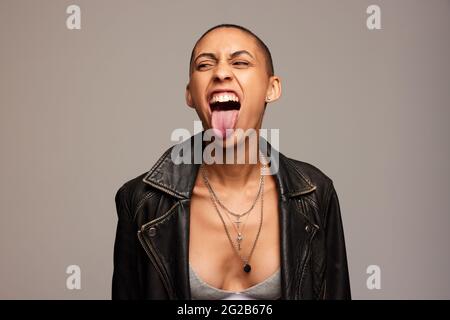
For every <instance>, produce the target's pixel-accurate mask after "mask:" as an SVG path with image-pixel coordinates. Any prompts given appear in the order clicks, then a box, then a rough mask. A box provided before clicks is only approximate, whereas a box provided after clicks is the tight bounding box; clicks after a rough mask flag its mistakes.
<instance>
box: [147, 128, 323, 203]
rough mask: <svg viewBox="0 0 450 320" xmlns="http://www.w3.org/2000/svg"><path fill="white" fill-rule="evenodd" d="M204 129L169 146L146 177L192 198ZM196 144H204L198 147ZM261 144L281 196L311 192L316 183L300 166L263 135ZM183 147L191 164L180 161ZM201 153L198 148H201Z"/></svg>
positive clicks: (167, 190)
mask: <svg viewBox="0 0 450 320" xmlns="http://www.w3.org/2000/svg"><path fill="white" fill-rule="evenodd" d="M202 137H203V132H200V133H198V134H196V135H194V136H192V137H190V138H189V139H187V140H185V141H184V142H182V143H181V144H179V145H176V146H174V147H171V148H170V149H168V150H167V151H166V152H165V153H164V154H163V155H162V156H161V158H160V159H159V160H158V161H157V162H156V163H155V165H154V166H153V167H152V168H151V169H150V171H149V172H148V174H147V175H146V176H145V177H144V178H143V181H144V182H145V183H147V184H149V185H151V186H152V187H154V188H157V189H159V190H161V191H163V192H165V193H167V194H169V195H172V196H174V197H176V198H178V199H180V200H181V199H189V198H190V197H191V195H192V190H193V188H194V184H195V179H196V177H197V174H198V170H199V168H200V165H199V164H195V163H194V159H201V154H202V152H203V150H204V146H203V144H202ZM195 146H202V147H201V149H200V148H195ZM260 148H261V150H262V151H263V152H264V153H265V154H266V155H268V157H269V158H270V166H271V167H273V168H274V169H275V171H276V174H275V175H276V181H277V184H278V188H279V191H280V195H281V197H282V199H286V198H290V197H295V196H299V195H302V194H306V193H309V192H312V191H314V190H315V189H316V186H315V185H314V184H313V183H312V182H311V181H310V180H309V179H308V178H307V177H306V176H305V175H304V174H303V173H302V172H300V171H299V170H298V168H297V167H296V166H294V164H293V163H292V160H290V159H289V158H287V157H286V156H284V155H283V154H282V153H281V152H279V151H278V150H276V149H275V148H273V147H272V146H271V145H270V144H269V142H267V141H266V140H265V139H264V138H262V137H261V138H260ZM180 150H184V151H187V150H190V151H193V152H190V151H189V152H190V158H191V161H190V164H187V163H179V164H176V163H177V162H179V161H180V159H181V156H180V152H179V151H180ZM199 150H201V153H200V155H199V154H198V153H197V154H195V152H199Z"/></svg>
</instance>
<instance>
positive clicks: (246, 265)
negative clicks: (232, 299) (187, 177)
mask: <svg viewBox="0 0 450 320" xmlns="http://www.w3.org/2000/svg"><path fill="white" fill-rule="evenodd" d="M265 169H266V165H265V163H263V168H262V172H261V178H260V185H259V190H258V193H257V196H256V198H255V201H254V203H253V204H252V206H251V208H250V209H249V210H247V211H245V212H244V213H242V214H235V213H234V212H231V210H228V209H227V208H226V207H225V206H224V205H223V204H222V203H221V202H220V201H219V198H218V197H217V195H216V194H215V192H214V190H213V188H212V186H211V184H210V183H209V181H208V177H207V175H206V172H205V169H204V168H203V166H202V168H201V173H202V177H203V181H204V183H205V185H206V187H207V189H208V191H209V194H210V198H211V201H212V203H213V206H214V208H215V210H216V212H217V214H218V215H219V218H220V220H221V221H222V224H223V227H224V229H225V233H226V234H227V237H228V240H229V241H230V244H231V246H232V248H233V250H234V251H235V252H236V254H237V255H238V256H239V258H240V259H241V260H242V262H243V264H244V266H243V270H244V272H246V273H249V272H250V271H251V269H252V268H251V266H250V264H249V261H250V258H251V256H252V254H253V251H254V250H255V247H256V243H257V241H258V239H259V235H260V233H261V228H262V223H263V213H264V174H263V172H265ZM258 198H261V214H260V220H259V227H258V232H257V234H256V238H255V241H254V242H253V246H252V248H251V250H250V253H249V255H248V256H247V258H244V257H243V256H242V255H241V253H240V251H241V242H242V240H243V235H242V232H241V231H240V230H239V226H240V223H241V222H240V221H239V219H240V218H241V217H242V216H244V215H246V214H248V213H249V212H250V211H251V210H252V209H253V208H254V207H255V205H256V202H257V201H258ZM217 204H219V206H220V207H222V208H223V209H224V210H226V211H227V212H229V213H230V214H232V215H233V216H235V217H236V218H237V221H235V222H234V223H237V230H236V231H237V234H238V235H237V238H236V244H235V243H234V242H233V240H232V239H231V235H230V232H229V231H228V228H227V225H226V223H225V220H224V219H223V217H222V214H221V213H220V211H219V208H218V206H217ZM230 220H231V219H230Z"/></svg>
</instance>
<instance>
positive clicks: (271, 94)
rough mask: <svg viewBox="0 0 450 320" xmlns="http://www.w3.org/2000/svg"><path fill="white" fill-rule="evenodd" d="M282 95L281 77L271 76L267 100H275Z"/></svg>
mask: <svg viewBox="0 0 450 320" xmlns="http://www.w3.org/2000/svg"><path fill="white" fill-rule="evenodd" d="M280 97H281V79H280V78H279V77H277V76H271V77H270V79H269V85H268V87H267V92H266V102H273V101H276V100H278V99H279V98H280Z"/></svg>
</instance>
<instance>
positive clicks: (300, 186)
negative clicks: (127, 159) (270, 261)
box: [112, 138, 351, 299]
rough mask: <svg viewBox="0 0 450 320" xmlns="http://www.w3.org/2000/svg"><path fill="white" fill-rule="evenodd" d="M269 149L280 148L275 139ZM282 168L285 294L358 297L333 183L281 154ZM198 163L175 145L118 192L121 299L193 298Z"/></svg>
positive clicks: (117, 295) (116, 282)
mask: <svg viewBox="0 0 450 320" xmlns="http://www.w3.org/2000/svg"><path fill="white" fill-rule="evenodd" d="M192 140H193V139H192V138H191V139H190V141H189V140H188V141H189V143H192ZM268 153H269V154H272V155H273V154H276V153H278V151H276V150H275V149H272V148H271V146H270V144H268ZM271 159H273V157H272V156H271ZM277 165H278V166H279V168H278V172H277V174H276V179H275V180H276V182H277V188H278V193H279V212H280V233H281V234H280V237H281V238H280V250H281V252H280V257H281V290H282V297H281V298H282V299H350V298H351V297H350V284H349V275H348V268H347V257H346V250H345V242H344V233H343V227H342V221H341V213H340V208H339V202H338V197H337V195H336V191H335V189H334V187H333V182H332V180H330V179H329V178H328V177H327V176H326V175H325V174H324V173H322V172H321V171H320V170H319V169H317V168H316V167H314V166H312V165H310V164H308V163H305V162H301V161H296V160H293V159H290V158H287V157H285V156H284V155H283V154H281V153H278V163H277ZM198 168H199V165H197V164H179V165H176V164H174V163H173V162H172V161H171V149H169V150H167V151H166V152H165V153H164V155H163V156H162V157H161V158H160V159H159V160H158V161H157V162H156V164H155V165H154V166H153V168H152V169H151V170H150V171H149V172H147V173H144V174H142V175H140V176H138V177H136V178H134V179H132V180H130V181H128V182H126V183H125V184H124V185H123V186H122V187H121V188H120V189H119V190H118V191H117V194H116V197H115V201H116V208H117V214H118V224H117V233H116V240H115V245H114V274H113V282H112V298H113V299H191V295H190V287H189V269H188V251H189V245H188V242H189V207H190V198H191V192H192V189H193V186H194V182H195V179H196V176H197V173H198Z"/></svg>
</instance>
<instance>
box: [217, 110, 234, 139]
mask: <svg viewBox="0 0 450 320" xmlns="http://www.w3.org/2000/svg"><path fill="white" fill-rule="evenodd" d="M238 114H239V110H226V111H213V112H212V119H211V122H212V127H213V129H215V132H216V133H217V134H218V135H219V137H221V138H225V137H227V132H226V130H227V129H234V128H235V126H236V122H237V116H238Z"/></svg>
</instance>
